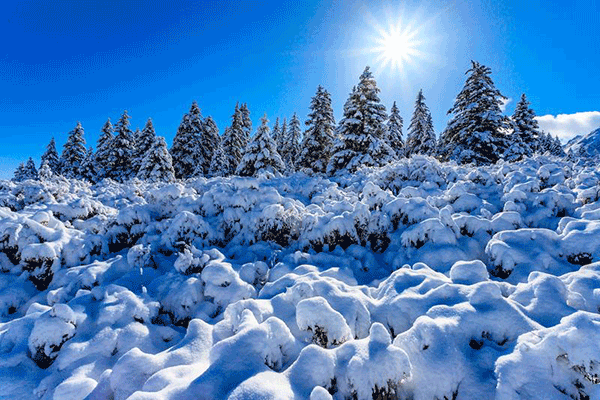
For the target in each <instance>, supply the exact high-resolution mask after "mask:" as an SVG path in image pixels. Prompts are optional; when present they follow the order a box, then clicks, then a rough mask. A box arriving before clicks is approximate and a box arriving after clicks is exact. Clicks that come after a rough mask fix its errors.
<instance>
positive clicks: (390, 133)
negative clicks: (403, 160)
mask: <svg viewBox="0 0 600 400" xmlns="http://www.w3.org/2000/svg"><path fill="white" fill-rule="evenodd" d="M403 122H404V121H402V117H401V116H400V110H398V106H397V105H396V102H394V104H393V105H392V108H391V109H390V116H389V118H388V121H387V137H388V144H389V145H390V147H391V148H392V150H394V152H395V153H396V155H397V156H398V157H402V156H403V155H404V140H403V139H402V125H403Z"/></svg>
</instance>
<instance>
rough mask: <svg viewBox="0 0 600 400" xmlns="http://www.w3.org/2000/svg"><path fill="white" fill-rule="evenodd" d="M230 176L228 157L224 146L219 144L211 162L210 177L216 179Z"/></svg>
mask: <svg viewBox="0 0 600 400" xmlns="http://www.w3.org/2000/svg"><path fill="white" fill-rule="evenodd" d="M228 129H229V128H228ZM229 174H230V172H229V160H228V159H227V156H226V154H225V151H224V149H223V145H222V144H219V146H218V147H217V150H216V151H215V154H214V155H213V158H212V160H211V162H210V169H209V173H208V175H209V176H210V177H215V176H228V175H229Z"/></svg>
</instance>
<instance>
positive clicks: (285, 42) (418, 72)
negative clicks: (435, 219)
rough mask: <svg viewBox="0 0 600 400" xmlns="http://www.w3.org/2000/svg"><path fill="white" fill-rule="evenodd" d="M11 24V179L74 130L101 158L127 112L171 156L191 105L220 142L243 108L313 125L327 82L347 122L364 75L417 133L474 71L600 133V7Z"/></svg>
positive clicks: (467, 7) (433, 5)
mask: <svg viewBox="0 0 600 400" xmlns="http://www.w3.org/2000/svg"><path fill="white" fill-rule="evenodd" d="M7 3H10V4H7ZM0 18H1V19H2V21H1V22H2V23H0V35H1V37H2V38H3V39H4V40H3V42H4V43H3V45H2V46H1V47H0V71H2V79H1V80H0V99H1V100H0V139H1V141H2V146H0V178H7V177H10V176H12V171H13V170H14V168H15V167H16V166H17V165H18V163H19V162H20V161H24V160H26V159H27V157H28V156H34V157H35V158H36V159H39V156H40V155H41V154H42V152H43V151H44V148H45V146H46V144H47V143H48V141H49V140H50V138H51V137H52V136H55V137H56V140H57V143H58V144H59V146H62V144H63V143H64V141H65V139H66V136H67V133H68V132H69V131H70V130H71V129H72V128H73V127H74V126H75V124H76V122H77V121H81V122H82V124H83V127H84V129H85V132H86V139H87V141H88V144H91V145H93V146H95V143H96V140H97V138H98V133H99V130H100V128H101V126H102V124H103V123H104V121H105V120H106V119H107V118H108V117H110V118H111V119H112V120H113V121H116V119H117V118H118V117H119V115H120V114H121V112H122V111H123V110H124V109H127V110H128V111H129V114H130V115H131V116H132V125H133V127H134V128H135V127H137V126H139V127H140V128H141V127H143V125H144V123H145V121H146V119H147V118H148V117H152V118H153V121H154V124H155V127H156V130H157V133H158V134H159V135H162V136H165V137H166V139H167V142H168V143H170V142H171V141H172V138H173V136H174V134H175V132H176V130H177V126H178V125H179V122H180V121H181V117H182V115H183V114H184V113H185V112H187V110H188V109H189V106H190V103H191V102H192V100H194V99H195V100H197V101H198V103H199V105H200V107H201V109H202V112H203V114H204V115H205V116H207V115H212V116H213V118H214V119H215V120H216V122H217V124H218V125H219V128H220V130H221V131H222V130H223V128H224V127H225V126H226V125H227V124H228V123H229V121H230V115H231V114H232V112H233V108H234V105H235V102H236V101H238V100H239V101H242V102H247V103H248V105H249V108H250V111H251V113H252V115H251V116H252V119H253V121H254V122H255V124H256V123H257V122H258V118H259V117H260V116H261V115H262V114H263V113H265V112H266V113H267V114H268V116H269V119H270V120H271V121H272V122H274V120H275V117H277V116H279V117H282V118H283V117H288V118H289V117H290V116H291V115H292V113H293V112H294V111H295V112H297V113H298V115H299V116H300V118H301V120H304V118H305V117H306V115H307V113H308V105H309V103H310V98H311V96H312V95H313V94H314V92H315V89H316V87H317V85H319V84H322V85H324V86H325V87H326V88H327V89H328V90H329V91H330V92H331V94H332V99H333V106H334V112H335V115H336V118H339V117H340V115H341V112H342V106H343V104H344V102H345V100H346V98H347V95H348V93H349V92H350V90H351V88H352V86H353V85H354V84H355V83H356V82H357V79H358V76H359V75H360V73H361V72H362V70H363V69H364V67H365V65H370V66H371V67H372V70H373V72H374V74H375V77H376V79H377V81H378V84H379V86H380V88H381V98H382V100H383V102H384V103H385V104H386V105H387V106H388V108H389V107H390V106H391V103H392V102H393V101H397V102H398V106H399V108H400V111H401V114H402V116H403V118H404V119H405V123H406V122H407V121H408V120H410V115H411V113H412V106H413V102H414V99H415V97H416V94H417V92H418V90H419V89H420V88H422V89H423V91H424V94H425V96H426V98H427V104H428V105H429V107H430V108H431V111H432V115H433V119H434V123H435V127H436V129H437V131H438V133H439V131H441V130H443V128H444V127H445V124H446V122H447V120H448V118H447V115H446V111H447V110H448V109H449V108H450V107H451V106H452V103H453V100H454V97H455V96H456V94H457V93H458V91H459V90H460V88H461V87H462V84H463V82H464V72H465V70H466V69H467V68H468V67H469V60H471V59H475V60H477V61H479V62H481V63H483V64H485V65H487V66H489V67H491V68H492V71H493V78H494V80H495V82H496V85H497V86H498V88H499V89H500V90H501V91H502V93H503V94H504V95H506V96H507V97H509V98H510V99H518V97H519V96H520V94H521V93H522V92H525V93H526V94H527V95H528V97H529V99H530V101H531V102H532V106H533V107H534V109H535V110H536V112H537V114H538V115H540V116H545V117H544V118H545V120H543V122H544V126H545V127H547V129H552V130H555V133H557V134H560V135H561V137H563V138H566V137H568V136H569V135H571V134H575V133H585V132H586V131H587V130H588V128H590V127H593V126H594V125H596V124H597V125H600V112H599V111H600V79H599V78H598V65H600V44H599V41H598V39H597V38H598V31H599V29H600V3H599V2H598V1H597V0H581V1H577V2H572V1H550V2H549V1H541V0H528V1H512V0H511V1H504V2H501V1H488V0H482V1H426V2H423V1H420V2H416V1H406V2H378V1H351V0H345V1H331V2H318V1H302V2H299V1H265V2H259V1H248V2H244V1H241V2H238V1H236V2H233V1H231V2H226V1H214V2H210V1H204V2H187V1H178V0H171V1H168V2H165V1H144V2H143V1H118V2H110V1H105V2H100V1H62V2H61V1H57V2H47V1H15V2H4V3H3V4H2V5H0ZM398 23H402V24H403V26H404V27H405V28H406V27H408V26H410V29H409V30H410V31H411V32H415V38H416V39H415V44H414V48H415V49H416V50H418V52H419V53H420V55H419V56H418V57H413V58H412V60H410V62H407V63H405V64H404V65H403V66H402V68H401V69H400V70H398V69H393V68H391V67H389V66H385V65H383V63H381V62H379V61H377V54H375V53H373V52H372V51H369V50H370V49H373V48H374V47H376V46H377V45H376V42H377V38H378V36H379V34H378V28H379V29H383V30H387V29H388V27H389V26H390V25H394V24H398ZM514 103H515V101H514V100H513V101H511V102H509V103H508V104H507V107H506V111H507V112H508V113H512V110H513V106H514ZM586 112H587V113H586ZM559 114H562V116H558V115H559ZM406 125H407V123H406ZM578 130H582V131H585V132H575V131H578ZM589 130H591V129H589ZM59 151H60V149H59Z"/></svg>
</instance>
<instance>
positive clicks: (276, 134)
mask: <svg viewBox="0 0 600 400" xmlns="http://www.w3.org/2000/svg"><path fill="white" fill-rule="evenodd" d="M271 137H272V138H273V141H274V142H275V146H276V147H277V151H279V152H281V147H279V144H280V143H282V142H283V139H282V137H281V126H279V117H277V118H275V125H273V131H272V133H271ZM280 155H281V153H280Z"/></svg>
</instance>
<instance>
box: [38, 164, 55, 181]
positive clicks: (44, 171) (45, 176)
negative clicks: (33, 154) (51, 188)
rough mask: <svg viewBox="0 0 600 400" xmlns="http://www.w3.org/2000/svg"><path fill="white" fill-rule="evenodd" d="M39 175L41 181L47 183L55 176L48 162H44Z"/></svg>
mask: <svg viewBox="0 0 600 400" xmlns="http://www.w3.org/2000/svg"><path fill="white" fill-rule="evenodd" d="M38 175H39V177H40V179H41V180H43V181H47V180H49V179H51V178H52V177H53V176H54V173H53V172H52V169H51V168H50V164H48V160H44V161H42V165H41V166H40V170H39V171H38Z"/></svg>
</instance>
